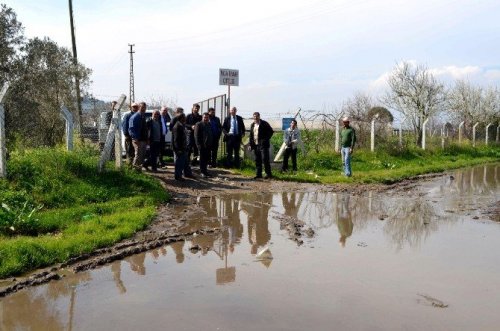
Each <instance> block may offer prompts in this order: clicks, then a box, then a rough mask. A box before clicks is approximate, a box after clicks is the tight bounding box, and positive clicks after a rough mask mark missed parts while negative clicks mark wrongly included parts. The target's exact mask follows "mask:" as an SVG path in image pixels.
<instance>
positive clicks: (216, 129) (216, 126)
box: [208, 108, 222, 168]
mask: <svg viewBox="0 0 500 331" xmlns="http://www.w3.org/2000/svg"><path fill="white" fill-rule="evenodd" d="M208 115H209V116H210V126H211V128H212V136H213V142H212V148H211V149H210V157H209V159H208V162H209V163H210V166H212V168H216V167H217V151H218V150H219V140H220V136H221V134H222V125H221V123H220V119H219V118H218V117H217V116H215V109H214V108H208Z"/></svg>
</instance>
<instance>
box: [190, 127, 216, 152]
mask: <svg viewBox="0 0 500 331" xmlns="http://www.w3.org/2000/svg"><path fill="white" fill-rule="evenodd" d="M194 140H195V142H196V147H198V149H199V150H202V149H209V148H211V147H212V144H213V133H212V127H211V125H210V122H208V123H204V122H203V121H201V122H198V123H196V126H195V128H194Z"/></svg>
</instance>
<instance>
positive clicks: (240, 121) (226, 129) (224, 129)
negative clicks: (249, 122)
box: [222, 115, 245, 137]
mask: <svg viewBox="0 0 500 331" xmlns="http://www.w3.org/2000/svg"><path fill="white" fill-rule="evenodd" d="M236 121H237V122H238V131H239V132H238V135H239V136H240V137H243V136H244V135H245V123H243V118H242V117H241V116H239V115H236ZM230 130H231V115H229V116H228V117H226V118H225V119H224V124H222V133H224V135H228V134H229V131H230Z"/></svg>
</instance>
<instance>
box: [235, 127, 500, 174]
mask: <svg viewBox="0 0 500 331" xmlns="http://www.w3.org/2000/svg"><path fill="white" fill-rule="evenodd" d="M281 139H282V138H281V134H280V133H279V134H277V135H275V136H273V139H272V144H273V146H274V150H275V151H277V150H278V149H279V146H280V144H281ZM306 146H308V145H307V144H306ZM499 161H500V146H499V145H492V146H485V145H479V146H477V147H472V146H471V145H470V144H462V145H457V144H451V145H448V146H447V147H446V148H445V149H442V148H440V147H430V148H429V149H427V150H422V149H421V148H419V147H415V146H411V145H410V146H404V147H402V148H399V146H398V144H397V142H396V141H394V142H392V143H387V144H386V145H385V146H383V147H380V148H378V149H377V150H376V151H375V152H371V151H370V150H366V149H355V151H354V153H353V155H352V160H351V167H352V172H353V175H352V177H349V178H347V177H345V176H344V175H343V171H342V160H341V157H340V154H339V153H335V152H334V151H333V148H332V147H331V146H326V147H325V146H321V147H320V148H316V146H314V148H312V147H309V148H307V149H306V155H304V154H302V153H301V152H299V155H298V160H297V164H298V171H297V173H295V174H294V173H291V172H288V173H284V174H282V173H280V172H279V170H274V172H273V176H275V177H276V178H277V179H281V180H287V181H297V182H310V183H324V184H332V183H358V184H368V183H384V184H390V183H395V182H397V181H401V180H403V179H405V178H410V177H413V176H416V175H421V174H426V173H439V172H443V171H445V170H450V169H456V168H462V167H467V166H473V165H477V164H484V163H490V162H499ZM277 166H278V169H279V168H280V166H281V164H278V165H277ZM289 168H291V160H289ZM239 172H240V173H242V174H244V175H246V176H254V175H255V165H254V163H253V162H250V161H245V162H244V166H243V169H241V170H240V171H239Z"/></svg>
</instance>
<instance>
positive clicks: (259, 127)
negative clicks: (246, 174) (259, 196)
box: [250, 112, 274, 179]
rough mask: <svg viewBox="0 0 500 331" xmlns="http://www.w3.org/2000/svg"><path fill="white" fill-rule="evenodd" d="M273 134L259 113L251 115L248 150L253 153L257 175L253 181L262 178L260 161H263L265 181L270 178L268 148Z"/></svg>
mask: <svg viewBox="0 0 500 331" xmlns="http://www.w3.org/2000/svg"><path fill="white" fill-rule="evenodd" d="M273 134H274V130H273V128H271V125H269V123H267V122H266V121H264V120H261V119H260V113H259V112H255V113H253V123H252V125H251V126H250V148H251V149H252V150H253V151H254V153H255V167H256V168H257V174H256V176H255V177H254V179H257V178H262V160H264V169H265V171H266V177H265V178H266V179H268V178H272V177H273V175H272V173H271V163H270V161H269V148H270V147H271V142H270V140H271V137H272V136H273Z"/></svg>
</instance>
